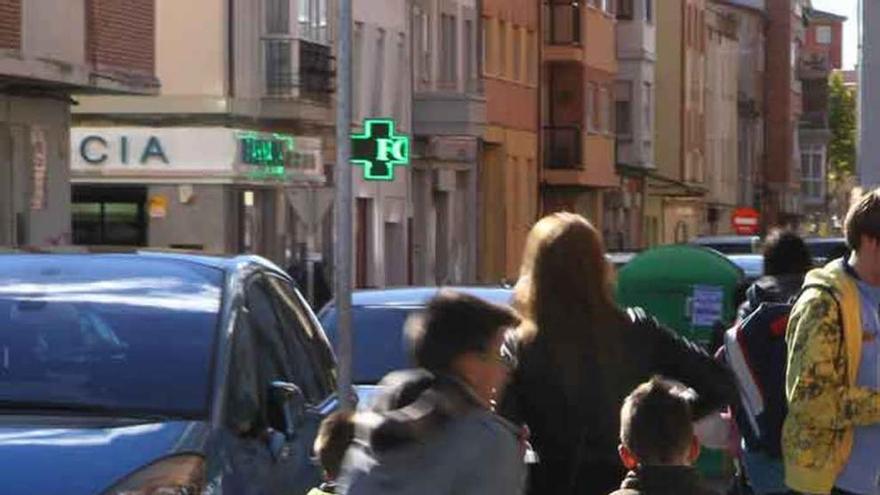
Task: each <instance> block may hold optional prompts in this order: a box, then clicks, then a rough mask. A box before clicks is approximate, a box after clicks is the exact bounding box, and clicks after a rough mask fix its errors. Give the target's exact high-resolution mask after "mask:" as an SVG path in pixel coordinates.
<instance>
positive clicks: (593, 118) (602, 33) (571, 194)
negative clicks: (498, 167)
mask: <svg viewBox="0 0 880 495" xmlns="http://www.w3.org/2000/svg"><path fill="white" fill-rule="evenodd" d="M615 7H616V6H615V4H614V2H612V1H611V0H589V1H575V0H548V1H546V2H544V12H543V14H542V15H543V27H544V36H543V38H544V39H543V43H544V45H543V57H542V74H541V87H542V89H541V122H542V130H541V134H542V135H541V146H542V167H541V173H540V177H541V197H542V210H543V211H544V212H552V211H558V210H567V211H573V212H577V213H580V214H582V215H584V216H586V217H587V218H589V219H590V220H591V221H592V222H593V223H594V225H595V226H596V228H598V229H600V231H601V230H604V221H603V218H602V217H603V211H604V203H603V196H604V194H605V192H606V191H607V190H608V189H611V188H616V187H619V185H620V179H619V178H618V177H617V174H616V170H615V166H614V147H615V138H614V126H613V106H614V103H613V102H614V89H615V81H616V77H617V71H618V64H617V53H616V50H615V37H616V34H615V23H616V20H615V13H614V12H615Z"/></svg>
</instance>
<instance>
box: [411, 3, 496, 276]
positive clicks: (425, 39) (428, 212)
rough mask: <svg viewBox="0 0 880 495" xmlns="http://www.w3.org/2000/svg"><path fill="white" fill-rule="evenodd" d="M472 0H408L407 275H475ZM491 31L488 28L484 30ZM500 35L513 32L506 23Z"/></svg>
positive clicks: (480, 114)
mask: <svg viewBox="0 0 880 495" xmlns="http://www.w3.org/2000/svg"><path fill="white" fill-rule="evenodd" d="M478 4H479V2H477V1H476V0H413V1H412V2H410V5H411V9H412V10H411V16H412V18H411V21H410V24H411V25H412V34H413V51H412V67H413V78H412V80H413V108H412V122H413V124H412V130H413V136H414V141H413V153H414V157H413V158H414V159H413V167H412V178H411V194H412V202H413V216H412V218H413V219H414V221H413V227H412V241H411V247H412V270H411V272H412V276H411V280H412V282H414V283H417V284H429V285H433V284H437V285H443V284H460V283H467V282H472V281H474V280H475V279H476V275H477V244H478V242H477V239H478V238H479V237H480V236H479V230H478V229H479V224H478V218H477V217H478V216H477V215H476V214H474V212H476V211H478V194H477V192H478V180H477V175H478V173H479V167H478V160H479V158H480V151H479V150H480V142H481V139H482V138H483V136H484V134H485V124H486V100H485V97H484V96H483V85H482V82H481V79H480V68H479V66H480V63H481V59H480V57H479V54H480V50H479V46H480V43H481V41H480V40H481V38H480V36H479V34H480V33H481V29H480V20H481V12H480V10H479V9H478ZM488 36H489V34H488V33H487V37H488ZM498 36H499V37H500V38H502V39H507V37H508V36H512V33H511V32H509V31H505V32H504V33H500V32H499V34H498Z"/></svg>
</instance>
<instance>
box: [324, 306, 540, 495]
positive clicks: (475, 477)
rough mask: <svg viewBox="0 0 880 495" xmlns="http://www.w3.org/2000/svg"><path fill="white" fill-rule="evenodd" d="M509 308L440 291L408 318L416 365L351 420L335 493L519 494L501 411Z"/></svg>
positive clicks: (509, 366) (518, 455)
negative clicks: (497, 407) (496, 406)
mask: <svg viewBox="0 0 880 495" xmlns="http://www.w3.org/2000/svg"><path fill="white" fill-rule="evenodd" d="M518 324H519V317H518V316H517V315H516V313H514V312H513V310H511V309H509V308H507V307H502V306H496V305H494V304H490V303H488V302H486V301H483V300H481V299H478V298H476V297H473V296H469V295H466V294H460V293H455V292H449V291H443V292H441V293H440V294H439V295H438V296H436V297H434V298H433V299H432V300H431V301H430V302H429V303H428V305H427V307H426V308H425V310H424V311H423V312H421V313H420V314H418V315H416V316H414V317H413V318H411V319H410V320H409V321H408V322H407V326H406V338H407V341H408V344H409V348H410V352H411V354H412V357H413V361H414V363H413V364H415V366H416V368H415V369H411V370H406V371H400V372H396V373H392V374H391V375H389V376H388V377H386V378H385V379H384V380H383V381H382V384H381V385H382V386H383V388H384V389H385V391H384V392H383V394H382V395H381V396H379V397H378V398H377V400H376V401H375V404H374V406H373V409H372V410H371V411H369V412H360V413H358V414H357V415H355V429H356V434H355V443H354V446H353V447H352V448H351V450H350V451H349V452H348V454H347V455H346V460H345V466H344V468H343V473H342V475H341V476H340V492H341V493H345V494H347V495H449V494H452V493H454V494H456V495H471V494H472V495H517V494H519V493H521V492H522V489H523V485H524V481H525V474H526V471H525V464H524V460H523V456H524V453H525V450H524V442H523V441H522V438H521V437H520V433H521V432H520V430H519V428H517V427H515V426H514V425H513V424H511V423H509V422H507V421H506V420H504V419H503V418H501V417H500V416H498V415H497V414H495V412H494V410H493V408H494V404H495V403H496V402H497V401H498V399H499V398H500V395H501V394H502V393H503V390H504V387H505V385H506V383H507V380H508V376H509V374H510V373H511V371H512V370H513V369H514V368H515V367H516V364H517V362H516V357H515V356H514V355H513V353H511V352H509V351H508V349H507V348H506V347H505V346H504V341H505V335H506V333H507V332H508V331H509V330H510V329H511V328H514V327H516V326H517V325H518Z"/></svg>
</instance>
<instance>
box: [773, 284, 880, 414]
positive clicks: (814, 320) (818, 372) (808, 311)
mask: <svg viewBox="0 0 880 495" xmlns="http://www.w3.org/2000/svg"><path fill="white" fill-rule="evenodd" d="M786 342H787V343H788V366H787V367H786V377H785V381H786V395H787V398H788V414H789V415H790V416H792V417H794V418H797V420H798V421H799V422H801V423H802V424H804V425H807V426H814V427H819V428H830V429H839V428H847V427H852V426H865V425H871V424H875V423H880V392H877V391H873V390H869V389H866V388H863V387H852V386H849V385H848V384H847V383H848V379H847V369H846V366H847V361H848V360H847V358H846V350H845V348H844V347H845V346H844V342H843V330H842V323H841V321H840V311H839V309H838V305H837V301H835V299H834V297H833V296H832V295H831V294H829V293H827V292H824V291H818V293H812V292H811V293H810V294H809V295H808V296H807V297H804V298H803V301H802V302H801V303H799V304H798V305H796V306H795V308H794V310H793V311H792V314H791V319H790V321H789V325H788V330H787V333H786ZM848 365H849V366H858V363H852V362H850V363H849V364H848Z"/></svg>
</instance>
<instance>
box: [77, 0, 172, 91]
mask: <svg viewBox="0 0 880 495" xmlns="http://www.w3.org/2000/svg"><path fill="white" fill-rule="evenodd" d="M166 1H167V0H166ZM86 17H87V19H88V20H89V28H88V29H89V34H88V58H89V60H90V61H91V62H92V63H93V64H95V65H96V66H98V67H104V68H107V69H112V68H118V69H123V70H131V71H136V72H142V73H146V74H153V73H154V71H155V45H154V43H153V40H154V39H155V27H156V22H155V0H88V1H87V3H86Z"/></svg>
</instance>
